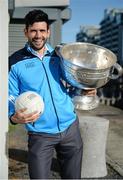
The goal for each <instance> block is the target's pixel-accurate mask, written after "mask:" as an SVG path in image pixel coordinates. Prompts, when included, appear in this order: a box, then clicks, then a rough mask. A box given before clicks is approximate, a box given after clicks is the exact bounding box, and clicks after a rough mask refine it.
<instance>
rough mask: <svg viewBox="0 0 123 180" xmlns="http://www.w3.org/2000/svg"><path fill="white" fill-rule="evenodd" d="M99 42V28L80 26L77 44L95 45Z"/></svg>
mask: <svg viewBox="0 0 123 180" xmlns="http://www.w3.org/2000/svg"><path fill="white" fill-rule="evenodd" d="M99 40H100V29H99V26H80V31H79V32H78V33H77V35H76V41H77V42H89V43H93V44H99Z"/></svg>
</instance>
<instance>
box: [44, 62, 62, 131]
mask: <svg viewBox="0 0 123 180" xmlns="http://www.w3.org/2000/svg"><path fill="white" fill-rule="evenodd" d="M41 62H42V65H43V68H44V71H45V74H46V78H47V82H48V86H49V90H50V95H51V99H52V103H53V107H54V110H55V113H56V117H57V127H58V130H59V131H60V127H59V117H58V114H57V110H56V107H55V103H54V100H53V95H52V90H51V86H50V82H49V78H48V75H47V71H46V68H45V66H44V64H43V61H41Z"/></svg>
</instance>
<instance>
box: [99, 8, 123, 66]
mask: <svg viewBox="0 0 123 180" xmlns="http://www.w3.org/2000/svg"><path fill="white" fill-rule="evenodd" d="M100 32H101V34H100V45H101V46H104V47H106V48H108V49H110V50H111V51H112V52H114V53H115V55H116V56H117V58H118V63H119V64H120V65H122V66H123V9H106V10H105V11H104V18H103V20H102V21H101V22H100Z"/></svg>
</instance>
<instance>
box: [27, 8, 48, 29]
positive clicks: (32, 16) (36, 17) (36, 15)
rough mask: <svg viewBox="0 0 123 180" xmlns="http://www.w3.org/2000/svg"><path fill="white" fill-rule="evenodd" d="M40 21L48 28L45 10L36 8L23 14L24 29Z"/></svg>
mask: <svg viewBox="0 0 123 180" xmlns="http://www.w3.org/2000/svg"><path fill="white" fill-rule="evenodd" d="M42 21H44V22H46V23H47V28H48V29H49V19H48V15H47V14H46V13H45V12H43V11H42V10H36V9H34V10H32V11H29V12H28V14H27V15H26V16H25V25H26V29H28V27H29V26H30V25H32V24H33V23H35V22H42Z"/></svg>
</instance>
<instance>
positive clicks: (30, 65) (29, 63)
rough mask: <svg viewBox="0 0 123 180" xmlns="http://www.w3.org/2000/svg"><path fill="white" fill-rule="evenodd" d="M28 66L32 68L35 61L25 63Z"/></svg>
mask: <svg viewBox="0 0 123 180" xmlns="http://www.w3.org/2000/svg"><path fill="white" fill-rule="evenodd" d="M25 66H26V68H32V67H34V66H35V63H34V62H28V63H26V64H25Z"/></svg>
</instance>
